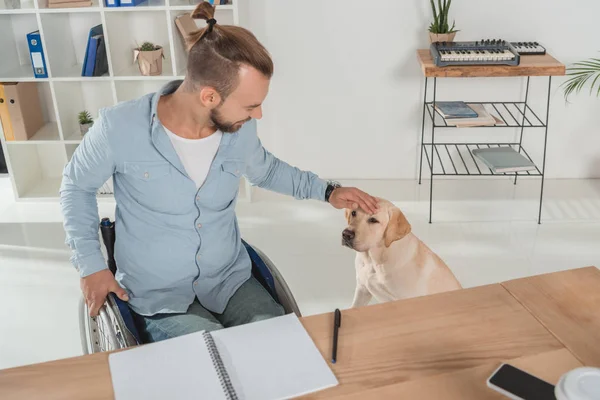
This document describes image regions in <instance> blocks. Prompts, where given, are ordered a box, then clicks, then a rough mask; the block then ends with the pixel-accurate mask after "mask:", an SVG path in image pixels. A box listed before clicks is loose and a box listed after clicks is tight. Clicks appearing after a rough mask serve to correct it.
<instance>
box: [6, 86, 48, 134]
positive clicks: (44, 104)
mask: <svg viewBox="0 0 600 400" xmlns="http://www.w3.org/2000/svg"><path fill="white" fill-rule="evenodd" d="M19 85H35V87H36V90H37V93H38V97H39V107H40V111H41V115H42V122H43V125H40V126H41V127H40V128H39V129H38V130H37V131H36V132H32V134H31V136H30V137H29V139H27V140H19V139H18V138H15V140H10V141H8V142H9V143H14V144H19V143H26V144H29V143H39V142H42V143H43V142H48V141H53V140H55V141H59V140H60V134H59V129H58V124H57V122H56V112H55V109H54V101H53V100H52V91H51V89H50V83H48V82H28V83H19ZM17 101H18V100H17ZM28 101H29V100H22V101H21V104H23V103H24V104H30V103H31V102H30V101H29V103H28ZM17 104H18V103H17ZM30 107H32V105H31V104H30ZM24 108H27V107H24ZM9 114H10V112H9ZM36 114H37V112H36ZM28 116H30V115H27V116H25V118H27V117H28ZM11 119H12V118H11ZM21 126H22V125H21ZM13 128H14V129H17V128H16V126H15V125H14V121H13ZM29 129H32V128H31V127H29ZM5 139H6V136H5Z"/></svg>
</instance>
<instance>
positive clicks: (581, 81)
mask: <svg viewBox="0 0 600 400" xmlns="http://www.w3.org/2000/svg"><path fill="white" fill-rule="evenodd" d="M567 76H569V77H570V78H569V79H567V80H566V81H565V82H564V83H563V84H562V85H561V86H563V87H564V92H565V100H567V101H568V99H569V95H571V94H573V93H575V94H577V93H579V92H580V91H581V89H583V88H584V87H585V86H586V85H587V83H588V82H590V81H591V85H590V95H591V94H592V93H593V92H594V90H596V96H600V80H599V79H600V59H598V58H590V59H587V60H584V61H579V62H576V63H573V65H572V66H570V67H569V68H567Z"/></svg>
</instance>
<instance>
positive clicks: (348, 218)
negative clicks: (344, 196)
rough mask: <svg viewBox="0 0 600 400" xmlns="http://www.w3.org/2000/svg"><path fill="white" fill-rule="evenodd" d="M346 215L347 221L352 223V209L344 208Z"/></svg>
mask: <svg viewBox="0 0 600 400" xmlns="http://www.w3.org/2000/svg"><path fill="white" fill-rule="evenodd" d="M344 216H345V217H346V221H347V222H348V223H350V209H348V208H346V209H344Z"/></svg>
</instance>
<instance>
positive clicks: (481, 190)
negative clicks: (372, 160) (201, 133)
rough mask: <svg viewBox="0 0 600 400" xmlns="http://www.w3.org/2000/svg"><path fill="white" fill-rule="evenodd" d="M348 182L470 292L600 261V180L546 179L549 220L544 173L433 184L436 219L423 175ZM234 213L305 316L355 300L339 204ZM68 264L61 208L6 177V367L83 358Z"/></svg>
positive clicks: (268, 206)
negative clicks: (15, 189)
mask: <svg viewBox="0 0 600 400" xmlns="http://www.w3.org/2000/svg"><path fill="white" fill-rule="evenodd" d="M344 183H351V184H355V185H357V186H360V187H362V188H363V189H365V190H367V191H369V192H371V193H372V194H374V195H377V196H381V197H385V198H388V199H390V200H393V201H394V202H396V204H397V205H398V206H400V207H401V208H402V209H403V211H404V212H405V214H406V215H407V217H408V219H409V221H410V222H411V223H412V225H413V231H414V232H415V233H416V234H417V236H419V237H420V238H421V239H422V240H423V241H425V243H427V244H428V245H429V246H430V247H431V248H432V249H433V250H434V251H436V252H437V253H438V254H439V255H440V256H441V257H442V258H443V259H444V260H445V261H446V262H447V264H448V265H449V266H450V267H451V268H452V270H453V271H454V273H455V274H456V276H457V277H458V278H459V280H460V281H461V282H462V284H463V285H464V286H465V287H472V286H478V285H484V284H488V283H494V282H499V281H503V280H507V279H512V278H517V277H523V276H528V275H535V274H540V273H544V272H551V271H558V270H563V269H570V268H577V267H583V266H588V265H596V266H600V180H587V181H586V180H567V181H547V182H546V193H545V201H544V208H543V222H542V225H538V224H537V206H538V200H539V180H523V181H521V182H519V184H518V185H517V186H514V185H513V184H512V182H510V181H508V180H506V179H503V178H498V179H495V180H475V181H474V180H448V181H439V182H436V183H435V185H434V208H433V211H434V214H433V215H434V223H433V224H431V225H430V224H429V223H428V210H429V202H428V201H429V191H428V190H429V182H428V181H425V182H424V184H423V185H422V186H419V185H418V184H417V183H416V182H414V181H366V182H344ZM100 213H101V215H102V216H110V217H113V215H114V204H113V203H111V202H101V203H100ZM238 217H239V221H240V226H241V229H242V231H243V235H244V238H245V239H246V240H248V241H250V242H251V243H253V244H255V245H257V246H259V247H260V248H261V249H262V250H264V251H265V252H266V253H267V254H268V255H269V256H270V257H271V258H272V259H273V261H274V262H275V264H276V265H277V266H278V268H279V269H280V270H281V272H282V273H283V274H284V276H285V278H286V280H287V282H288V284H289V285H290V287H291V289H292V291H293V292H294V294H295V296H296V300H297V301H298V303H299V305H300V308H301V310H302V312H303V313H304V315H310V314H314V313H320V312H328V311H331V310H333V309H334V308H336V307H340V308H345V307H348V306H349V304H350V301H351V299H352V295H353V290H354V272H353V258H354V255H353V253H352V252H351V251H350V250H348V249H346V248H343V247H342V246H341V245H340V234H341V231H342V229H343V228H344V217H343V213H342V212H341V211H338V210H334V209H333V208H331V207H330V206H329V205H327V204H321V203H317V202H297V201H294V200H290V199H288V198H284V197H281V196H279V195H274V194H271V193H264V192H260V193H258V194H257V195H256V196H255V201H254V202H252V203H240V204H239V206H238ZM68 259H69V251H68V249H67V248H66V246H65V245H64V232H63V230H62V223H61V215H60V209H59V205H58V203H57V202H45V203H41V202H37V203H31V202H19V203H16V202H15V201H14V199H13V194H12V188H11V185H10V181H9V180H8V179H7V178H0V321H1V322H0V369H1V368H8V367H12V366H18V365H24V364H30V363H35V362H41V361H47V360H52V359H58V358H64V357H69V356H75V355H78V354H80V353H81V348H80V342H79V327H78V320H77V302H78V299H79V280H78V275H77V274H76V272H75V271H74V269H73V268H72V267H71V265H70V263H69V261H68Z"/></svg>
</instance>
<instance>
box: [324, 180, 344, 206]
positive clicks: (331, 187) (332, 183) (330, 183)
mask: <svg viewBox="0 0 600 400" xmlns="http://www.w3.org/2000/svg"><path fill="white" fill-rule="evenodd" d="M339 187H342V185H340V184H339V182H335V181H328V182H327V189H325V201H326V202H328V203H329V197H331V193H333V191H334V190H335V189H337V188H339Z"/></svg>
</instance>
